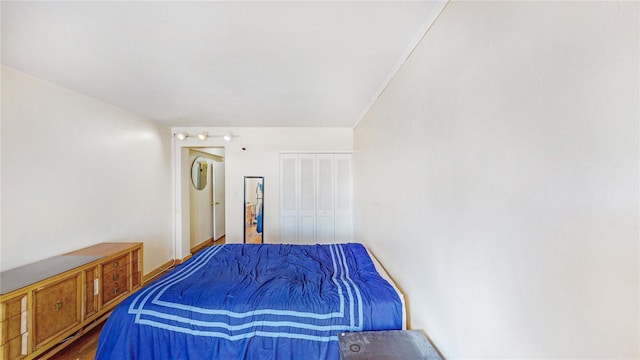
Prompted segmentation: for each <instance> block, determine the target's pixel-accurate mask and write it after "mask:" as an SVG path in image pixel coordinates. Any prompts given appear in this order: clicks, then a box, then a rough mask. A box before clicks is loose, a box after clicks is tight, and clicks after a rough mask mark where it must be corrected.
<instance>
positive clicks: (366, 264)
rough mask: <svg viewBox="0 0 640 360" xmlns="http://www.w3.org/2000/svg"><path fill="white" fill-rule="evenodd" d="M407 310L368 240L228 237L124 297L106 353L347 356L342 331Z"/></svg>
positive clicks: (101, 358) (388, 322) (387, 321)
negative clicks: (293, 241) (247, 240)
mask: <svg viewBox="0 0 640 360" xmlns="http://www.w3.org/2000/svg"><path fill="white" fill-rule="evenodd" d="M401 314H402V306H401V303H400V299H399V298H398V296H397V294H396V293H395V292H394V290H393V288H392V287H391V285H389V283H388V282H387V281H385V280H384V279H382V278H381V277H380V276H379V275H378V273H377V272H376V271H375V268H374V265H373V263H372V261H371V259H370V258H369V256H368V254H367V252H366V249H365V248H364V247H363V246H362V245H360V244H336V245H271V244H263V245H240V244H227V245H218V246H212V247H209V248H206V249H205V250H203V251H201V252H200V253H198V254H197V255H195V256H194V257H192V258H191V259H190V260H189V261H187V262H185V263H183V264H181V265H179V266H177V267H176V268H175V269H174V270H173V271H171V272H170V273H168V274H166V275H164V276H163V277H161V278H160V279H158V280H156V281H154V282H153V283H151V284H149V285H147V286H145V287H144V288H142V289H141V290H140V291H138V292H136V293H135V294H133V295H131V296H130V297H128V298H127V299H126V300H124V301H123V302H122V303H121V304H120V305H118V306H117V307H116V309H115V310H114V311H113V314H112V315H111V316H110V317H109V319H108V320H107V322H106V324H105V326H104V327H103V329H102V333H101V334H100V339H99V343H98V350H97V354H96V359H98V360H105V359H119V360H125V359H260V360H265V359H295V360H298V359H305V360H306V359H339V358H340V355H339V353H338V342H337V340H338V339H337V334H338V333H340V332H345V331H363V330H364V331H366V330H392V329H400V328H401V326H402V315H401Z"/></svg>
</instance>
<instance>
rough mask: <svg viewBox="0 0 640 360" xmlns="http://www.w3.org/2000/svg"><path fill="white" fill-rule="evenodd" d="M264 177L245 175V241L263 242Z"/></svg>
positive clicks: (252, 242) (249, 242)
mask: <svg viewBox="0 0 640 360" xmlns="http://www.w3.org/2000/svg"><path fill="white" fill-rule="evenodd" d="M263 199H264V177H262V176H245V177H244V215H245V216H244V242H245V243H246V244H262V241H263V237H264V231H263V227H262V224H263V219H264V204H263Z"/></svg>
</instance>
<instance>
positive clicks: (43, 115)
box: [0, 67, 173, 272]
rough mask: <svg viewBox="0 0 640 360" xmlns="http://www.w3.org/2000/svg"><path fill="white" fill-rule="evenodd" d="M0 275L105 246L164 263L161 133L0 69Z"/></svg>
mask: <svg viewBox="0 0 640 360" xmlns="http://www.w3.org/2000/svg"><path fill="white" fill-rule="evenodd" d="M1 75H2V142H1V144H2V152H1V155H2V183H1V184H2V200H1V201H2V203H1V204H2V219H1V223H2V224H1V233H0V234H1V240H0V245H1V246H0V248H1V255H0V259H1V264H0V268H1V269H2V270H5V269H10V268H13V267H16V266H20V265H24V264H26V263H30V262H33V261H37V260H40V259H43V258H47V257H51V256H54V255H59V254H61V253H64V252H68V251H71V250H76V249H79V248H82V247H85V246H89V245H93V244H96V243H99V242H105V241H115V242H119V241H142V242H144V255H145V257H144V261H145V263H144V265H145V266H144V267H145V272H148V271H150V270H151V269H154V268H156V267H158V266H159V265H160V264H162V263H164V262H166V261H167V260H168V259H171V258H172V257H173V250H172V249H173V244H172V238H171V234H172V231H171V221H172V218H171V161H170V159H171V147H170V139H171V137H170V131H169V129H168V128H164V127H160V126H158V125H157V124H155V123H153V122H151V121H150V120H147V119H145V118H143V117H140V116H138V115H135V114H132V113H130V112H127V111H124V110H121V109H118V108H115V107H113V106H111V105H108V104H105V103H102V102H99V101H97V100H94V99H92V98H89V97H87V96H84V95H81V94H78V93H75V92H72V91H69V90H67V89H64V88H61V87H59V86H56V85H53V84H51V83H48V82H45V81H42V80H40V79H37V78H34V77H31V76H28V75H25V74H23V73H20V72H18V71H15V70H13V69H11V68H7V67H2V74H1Z"/></svg>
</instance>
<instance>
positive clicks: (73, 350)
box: [50, 323, 104, 360]
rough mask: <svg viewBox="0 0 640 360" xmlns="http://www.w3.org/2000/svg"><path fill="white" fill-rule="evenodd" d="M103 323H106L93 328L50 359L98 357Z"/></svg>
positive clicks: (85, 359) (81, 359) (77, 359)
mask: <svg viewBox="0 0 640 360" xmlns="http://www.w3.org/2000/svg"><path fill="white" fill-rule="evenodd" d="M103 325H104V323H102V324H100V325H98V326H96V327H95V328H93V329H91V330H90V331H89V332H87V333H86V334H84V335H82V336H81V337H80V338H79V339H78V340H76V341H74V342H73V343H72V344H71V345H69V346H67V347H66V348H64V349H62V351H60V352H59V353H57V354H55V355H53V356H52V357H51V358H50V360H93V359H94V358H95V357H96V349H97V348H98V337H99V336H100V330H102V326H103Z"/></svg>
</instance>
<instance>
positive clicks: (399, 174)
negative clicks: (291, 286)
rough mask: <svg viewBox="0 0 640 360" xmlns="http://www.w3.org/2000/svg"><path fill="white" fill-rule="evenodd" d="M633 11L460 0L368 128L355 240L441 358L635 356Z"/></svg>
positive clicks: (359, 149) (361, 139)
mask: <svg viewBox="0 0 640 360" xmlns="http://www.w3.org/2000/svg"><path fill="white" fill-rule="evenodd" d="M638 14H639V9H638V2H507V1H502V2H463V1H459V2H458V1H454V2H450V3H449V4H448V6H447V7H446V8H445V10H444V11H443V13H442V14H441V16H440V18H439V19H438V20H437V21H436V23H435V25H434V26H433V27H432V28H431V30H430V31H429V33H428V34H427V35H426V37H425V38H424V39H423V40H422V41H421V43H420V44H419V45H418V47H417V49H416V50H415V52H414V53H413V54H412V55H411V57H410V58H409V59H408V61H407V62H406V63H405V64H404V66H403V67H402V68H401V69H400V71H399V73H398V74H397V75H396V77H395V78H394V79H393V80H392V82H391V83H390V84H389V86H388V87H387V88H386V90H385V91H384V93H383V94H382V96H381V97H380V98H379V99H378V100H377V102H376V103H375V104H374V106H373V107H372V109H371V110H370V111H369V113H368V114H367V115H366V116H365V118H364V119H363V121H361V123H360V124H359V126H358V127H357V128H356V130H355V133H354V137H355V138H354V152H355V155H354V166H355V209H356V210H355V215H356V220H355V233H356V237H357V238H358V239H359V240H360V241H363V242H365V243H368V244H369V245H370V246H371V247H372V248H373V251H374V253H375V254H376V255H377V256H379V257H380V258H381V261H382V263H383V264H385V266H386V267H387V268H388V270H389V271H390V273H391V275H392V276H393V277H394V278H395V279H396V280H397V281H398V283H399V285H400V286H401V287H402V288H404V290H405V291H406V293H407V295H408V299H409V303H410V315H411V318H410V320H411V325H412V327H413V328H423V329H425V331H426V332H427V333H428V334H429V335H430V336H431V338H432V339H433V340H434V342H435V343H436V345H438V346H439V347H440V349H441V350H442V352H443V354H444V355H445V356H446V357H447V358H636V359H637V358H639V357H640V350H639V338H640V332H639V315H640V314H639V308H640V302H639V298H638V297H639V283H640V278H639V246H638V240H639V233H638V219H639V213H638V208H639V191H638V187H639V176H638V161H639V155H638V154H639V144H638V135H639V131H638V119H640V111H639V105H638V103H639V102H638V99H639V95H640V94H639V70H638V69H639V55H638V53H639V36H638V33H639V21H638ZM416 189H417V191H415V190H416Z"/></svg>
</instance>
